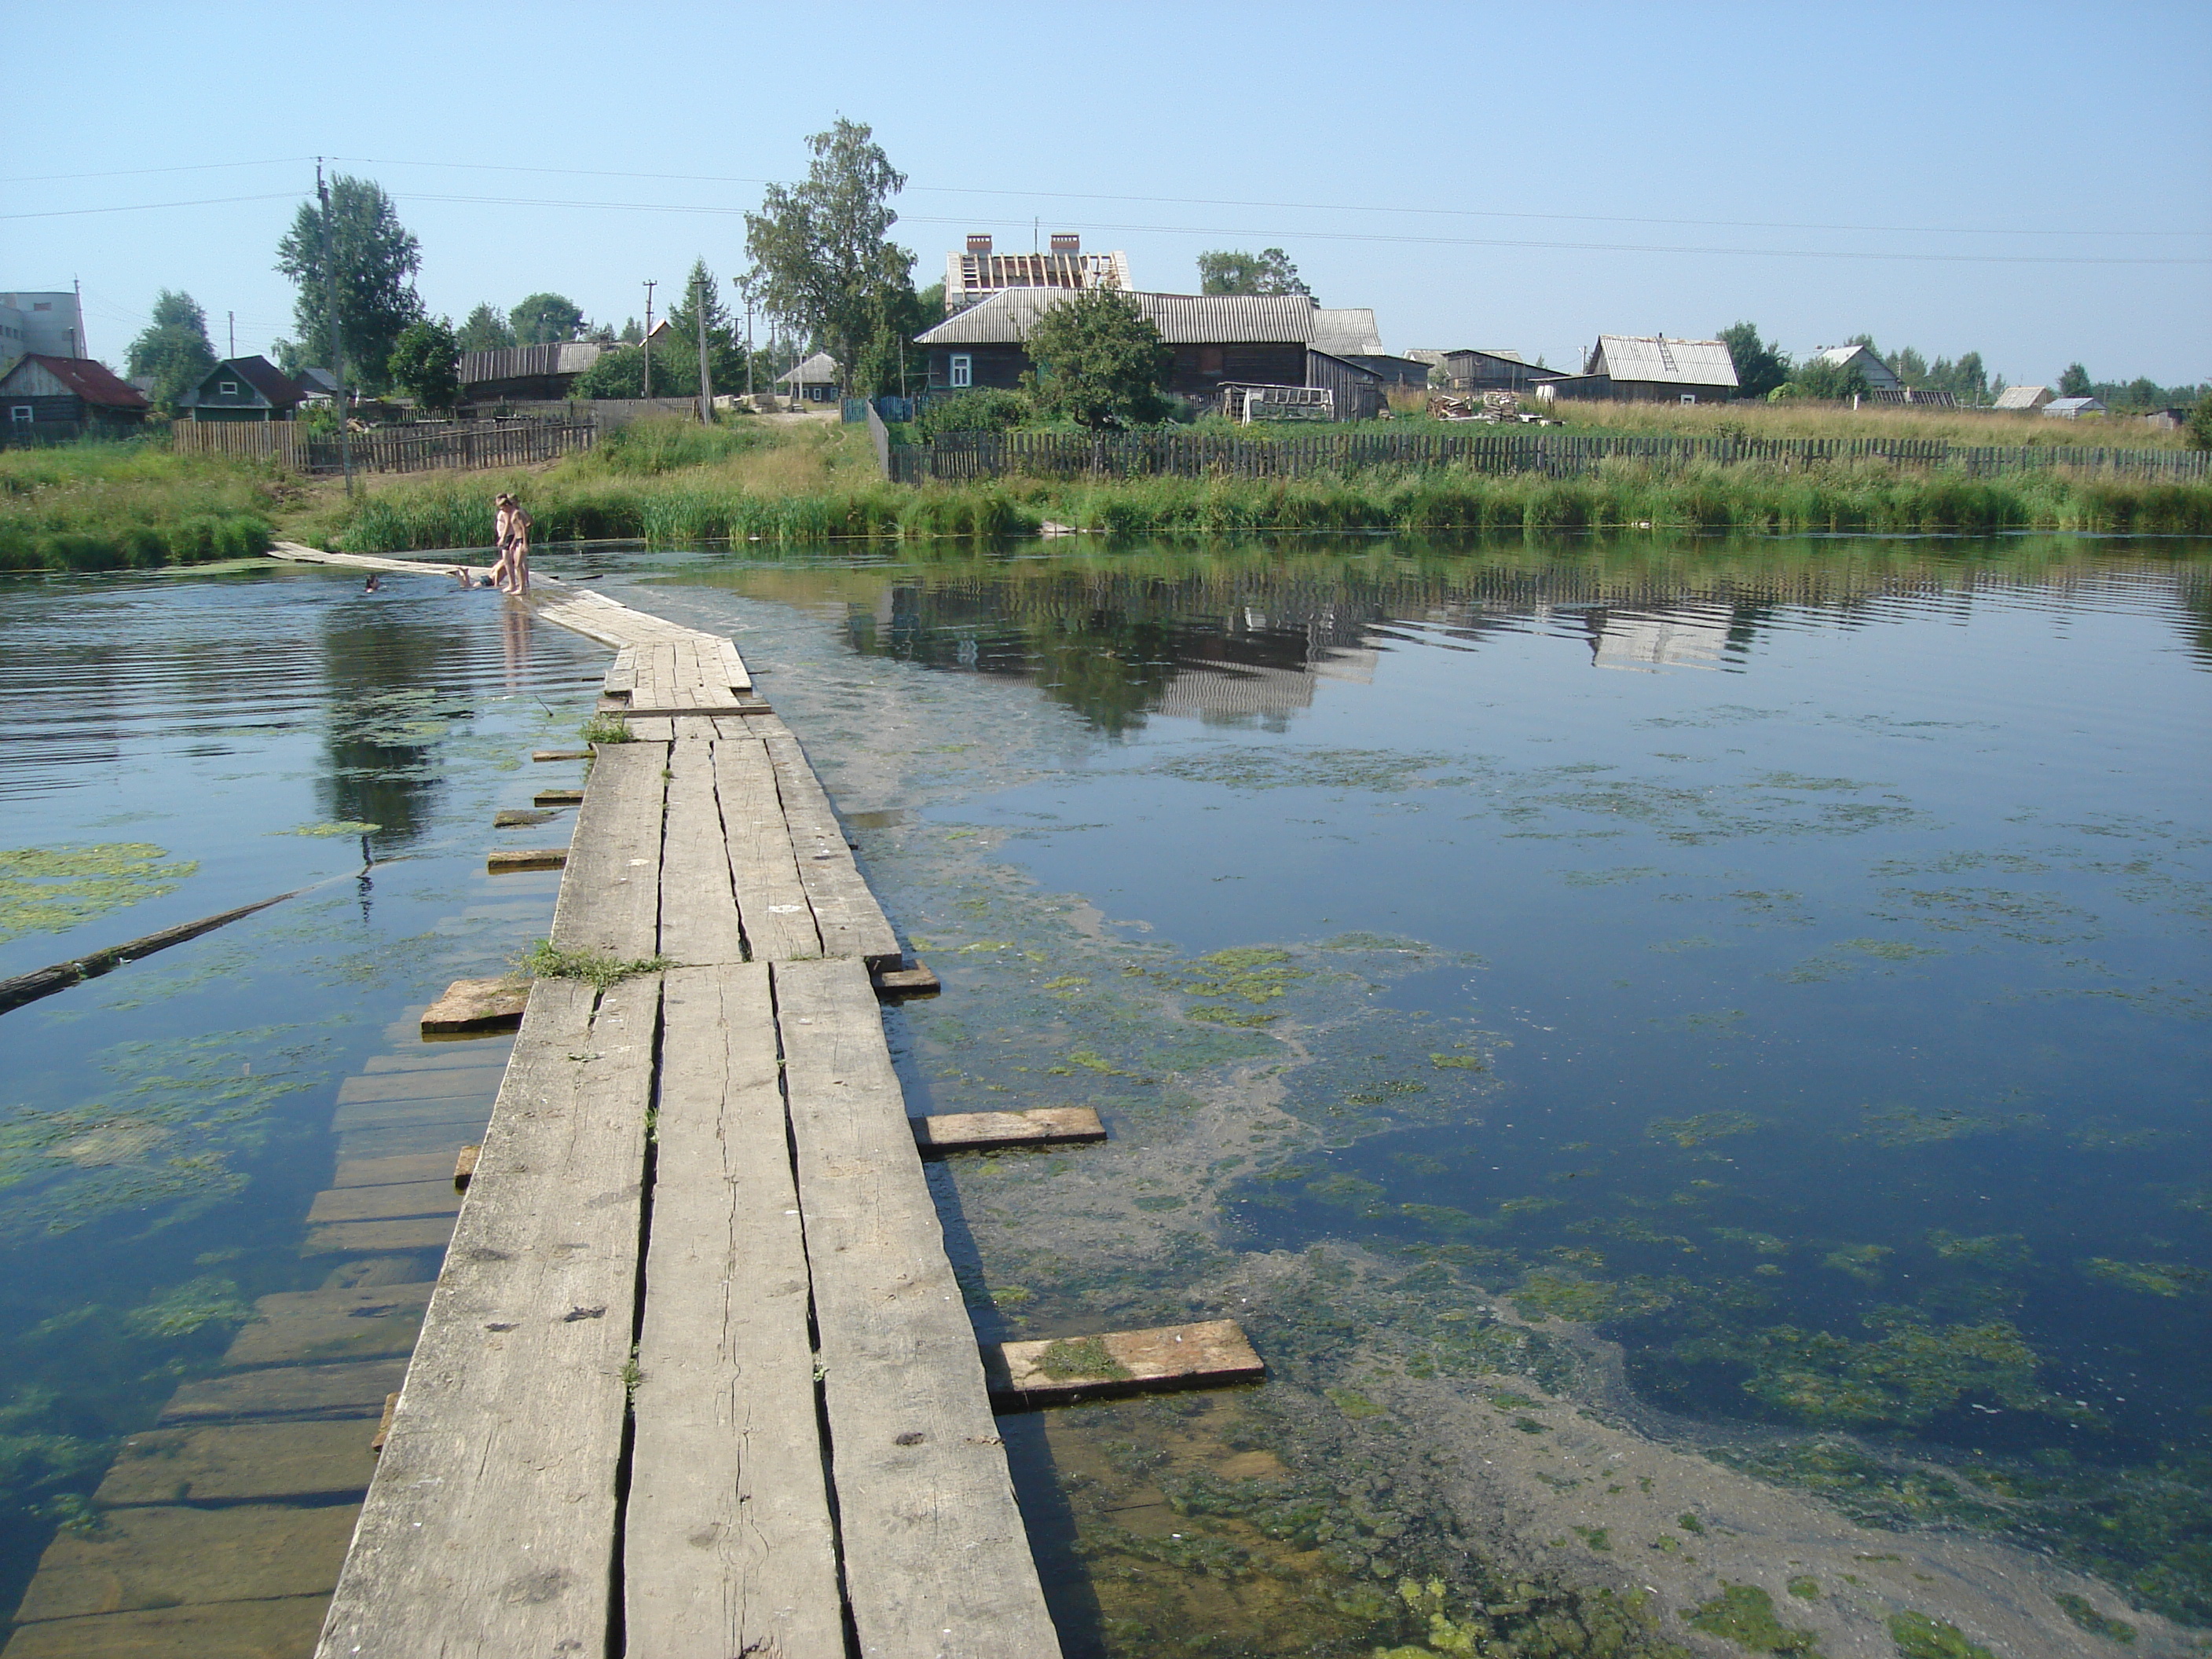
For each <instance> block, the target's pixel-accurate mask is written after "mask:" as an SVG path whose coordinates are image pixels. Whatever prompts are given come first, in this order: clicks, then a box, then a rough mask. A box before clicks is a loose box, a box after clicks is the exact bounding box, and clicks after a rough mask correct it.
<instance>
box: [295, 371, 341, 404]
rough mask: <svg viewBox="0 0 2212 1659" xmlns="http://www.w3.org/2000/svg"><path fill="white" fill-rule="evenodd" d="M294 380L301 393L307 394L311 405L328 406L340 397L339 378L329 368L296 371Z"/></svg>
mask: <svg viewBox="0 0 2212 1659" xmlns="http://www.w3.org/2000/svg"><path fill="white" fill-rule="evenodd" d="M292 380H293V381H294V383H295V385H297V386H299V388H300V390H301V391H302V392H306V393H307V401H308V402H309V403H310V404H330V403H331V402H333V401H335V400H336V398H337V395H338V377H337V375H335V374H331V371H330V370H328V369H327V368H301V369H295V370H294V371H293V374H292Z"/></svg>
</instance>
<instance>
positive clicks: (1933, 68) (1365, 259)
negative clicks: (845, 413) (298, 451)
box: [0, 0, 2212, 383]
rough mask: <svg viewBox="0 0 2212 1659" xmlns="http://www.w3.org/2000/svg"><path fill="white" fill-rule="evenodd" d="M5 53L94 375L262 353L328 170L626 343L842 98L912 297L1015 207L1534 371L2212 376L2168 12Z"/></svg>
mask: <svg viewBox="0 0 2212 1659" xmlns="http://www.w3.org/2000/svg"><path fill="white" fill-rule="evenodd" d="M9 35H10V42H9V44H10V53H9V55H10V58H11V60H12V63H13V64H14V65H15V74H14V75H13V76H11V77H10V96H9V100H8V101H7V113H6V114H5V116H4V117H0V123H4V132H5V136H6V138H7V140H8V142H7V145H6V154H7V160H6V161H5V162H4V163H0V179H4V182H0V229H4V238H0V289H9V288H24V289H31V288H46V287H66V286H67V285H68V283H70V279H71V278H72V277H78V278H81V279H82V282H83V284H84V289H85V295H86V301H87V305H86V310H87V318H86V320H87V325H88V332H89V334H90V337H91V344H92V347H93V350H94V355H96V356H104V357H106V358H108V359H109V360H110V361H113V362H119V361H120V358H121V356H122V353H123V349H124V347H125V344H126V343H127V341H128V339H129V337H130V336H131V334H132V333H134V332H135V331H137V328H138V327H140V326H141V325H143V319H144V314H145V313H146V311H147V309H148V307H149V304H150V302H151V301H152V298H153V295H154V293H155V290H156V289H160V288H162V287H171V288H182V289H187V290H189V291H190V292H191V294H192V295H194V296H195V297H196V298H197V299H198V300H199V301H200V302H201V303H202V304H203V305H204V306H205V307H207V309H208V312H209V313H210V320H211V322H212V323H213V325H214V331H215V334H216V347H217V349H218V350H220V349H222V346H223V343H224V340H223V332H222V327H223V318H224V313H226V312H229V311H233V310H234V311H235V312H236V313H237V315H238V344H239V349H240V350H241V351H253V350H263V349H267V347H268V345H269V343H270V340H271V339H272V338H274V337H276V336H278V335H280V334H287V333H289V332H291V331H292V330H291V314H292V295H291V291H290V289H289V285H288V284H287V283H285V282H284V280H283V278H282V277H280V276H277V275H276V273H275V272H274V270H271V268H270V266H271V263H272V259H273V250H274V247H275V245H276V240H277V238H278V237H279V236H280V235H281V234H283V230H284V228H285V227H286V225H287V224H288V223H289V221H290V218H291V216H292V214H293V211H294V210H295V204H296V202H297V201H298V200H299V199H301V197H302V195H303V193H304V192H305V191H308V190H310V189H311V188H312V185H313V161H312V157H313V155H314V154H315V153H316V152H318V151H320V152H322V153H324V154H326V155H333V156H342V157H346V158H349V159H348V160H346V161H343V162H341V163H340V164H339V165H341V166H342V167H343V168H344V169H345V170H346V171H349V172H356V173H364V174H367V175H368V176H371V177H374V178H375V179H378V180H379V181H380V182H381V183H382V184H383V185H385V186H386V188H387V189H388V190H389V191H391V192H392V195H393V196H394V197H396V198H397V200H398V205H399V211H400V215H401V216H402V218H403V219H404V222H406V223H407V225H408V226H409V227H410V228H411V229H413V230H414V231H415V232H416V234H418V235H419V236H420V237H421V239H422V273H421V276H420V277H419V286H420V289H421V291H422V298H423V300H424V301H425V302H426V303H427V304H428V306H429V307H430V308H431V309H432V310H433V311H434V312H442V313H451V314H453V316H454V317H455V318H456V319H458V318H459V317H460V316H461V315H462V314H463V313H465V312H466V311H467V310H468V309H469V307H471V306H472V305H473V304H475V303H476V302H477V301H479V300H484V299H489V300H492V301H496V302H498V303H499V304H500V305H501V306H502V307H504V306H509V305H512V304H513V302H514V301H517V300H519V299H520V298H521V297H522V296H523V295H526V294H527V293H530V292H532V291H533V290H537V289H556V290H558V291H560V292H562V293H566V294H568V295H570V296H572V297H573V298H574V299H575V300H576V301H577V302H578V303H580V305H581V306H582V307H584V309H585V310H586V313H589V314H590V315H591V316H592V317H594V318H598V319H608V320H611V321H613V322H616V323H617V324H618V323H620V322H621V321H622V320H623V319H624V318H626V317H629V316H633V315H636V314H638V313H640V312H641V309H642V289H641V287H640V284H641V281H642V280H643V279H644V278H647V277H657V278H659V280H660V281H661V282H662V283H671V282H678V281H680V280H681V279H682V277H683V275H684V271H685V270H687V269H688V268H689V266H690V261H691V259H692V258H693V257H694V256H695V255H696V254H700V253H703V254H705V255H706V257H707V258H708V262H709V263H710V264H712V265H713V267H714V269H715V270H717V271H718V272H721V273H727V272H729V271H732V270H736V269H738V267H739V266H740V265H741V264H742V263H743V247H744V222H743V220H742V218H741V217H739V214H740V212H741V211H742V210H744V209H745V208H747V207H750V206H753V205H756V204H757V201H758V197H759V185H758V184H757V182H754V181H757V180H761V179H789V178H793V177H795V176H798V175H799V173H802V172H803V171H804V168H805V144H804V139H805V135H806V134H808V133H810V132H813V131H818V130H820V129H821V128H823V126H826V125H828V124H829V121H830V120H831V119H832V118H835V117H836V116H837V115H839V114H843V115H846V116H849V117H851V118H854V119H856V120H861V121H866V122H868V123H870V124H871V125H873V127H874V129H875V131H876V134H877V137H878V139H879V141H880V142H881V143H883V144H884V147H885V149H887V150H888V151H889V152H890V156H891V159H892V161H894V162H895V163H896V165H897V166H898V167H900V168H901V169H902V170H903V171H904V172H906V173H908V174H909V175H910V179H911V182H910V184H909V186H908V191H907V192H906V194H905V195H904V196H903V197H902V198H901V199H900V203H899V206H900V209H901V212H902V222H901V228H900V229H899V231H898V232H896V234H897V235H898V236H899V238H900V240H902V242H903V243H904V244H905V245H906V246H909V247H911V248H912V249H913V250H914V252H915V254H916V255H917V259H916V264H915V276H916V280H917V283H918V285H927V283H930V282H931V281H933V280H934V279H935V277H936V276H939V275H940V274H941V272H942V270H943V264H944V256H945V250H946V249H947V248H948V247H951V246H957V245H958V241H959V239H960V237H961V236H962V235H963V234H964V233H965V232H967V231H969V230H988V231H992V232H994V233H995V234H997V235H998V236H999V238H1000V242H1001V246H1006V245H1014V246H1027V245H1028V243H1029V240H1030V235H1031V234H1032V226H1033V224H1039V223H1041V228H1042V233H1044V234H1050V233H1051V232H1052V231H1053V230H1054V229H1062V230H1077V231H1079V232H1081V233H1082V234H1083V236H1084V239H1085V246H1087V247H1093V248H1097V247H1121V248H1125V249H1127V252H1128V254H1129V258H1130V261H1131V264H1132V266H1133V275H1134V277H1135V280H1136V283H1137V285H1138V286H1139V287H1140V288H1152V289H1167V290H1170V291H1174V290H1184V291H1188V290H1189V289H1193V288H1194V287H1195V286H1196V279H1195V276H1194V270H1193V262H1194V256H1195V255H1196V254H1197V253H1198V252H1200V250H1202V249H1205V248H1209V247H1218V246H1230V247H1250V248H1255V249H1256V248H1258V247H1260V246H1264V245H1279V246H1282V247H1284V248H1286V249H1287V250H1288V251H1289V252H1290V254H1291V258H1292V259H1293V260H1295V261H1296V263H1297V265H1298V267H1299V269H1300V270H1301V271H1302V272H1303V273H1304V276H1306V278H1307V280H1308V281H1309V282H1310V283H1312V285H1313V287H1314V289H1315V290H1316V293H1317V294H1318V295H1320V296H1321V298H1322V301H1323V302H1324V303H1328V304H1337V305H1370V306H1373V307H1375V308H1376V313H1377V316H1378V318H1379V319H1380V321H1381V324H1382V330H1383V338H1384V341H1385V343H1387V344H1388V345H1389V347H1390V348H1391V349H1403V348H1405V347H1407V346H1457V345H1485V346H1509V347H1515V348H1517V349H1521V350H1522V351H1523V352H1525V353H1527V354H1528V356H1531V357H1532V358H1533V357H1534V356H1535V355H1536V354H1538V353H1539V352H1541V353H1543V354H1545V355H1546V356H1547V357H1548V359H1549V361H1550V362H1553V364H1555V365H1556V364H1567V363H1571V362H1576V361H1577V359H1578V357H1579V355H1580V353H1581V352H1582V351H1583V350H1584V349H1586V348H1587V347H1588V345H1589V342H1590V340H1591V338H1592V337H1594V336H1595V335H1596V334H1597V333H1598V332H1599V331H1607V332H1627V333H1650V332H1655V331H1663V332H1665V333H1668V334H1677V335H1690V336H1701V335H1705V334H1709V333H1711V331H1714V330H1716V329H1717V328H1719V327H1722V326H1723V325H1726V324H1729V323H1731V322H1734V321H1736V320H1737V319H1751V320H1753V321H1754V322H1756V323H1757V324H1759V326H1760V328H1761V330H1762V331H1765V333H1766V334H1767V335H1768V336H1769V337H1778V338H1779V339H1780V340H1781V342H1782V343H1784V345H1785V346H1787V347H1788V348H1790V349H1792V350H1794V351H1796V352H1798V353H1800V354H1802V353H1803V352H1805V351H1807V350H1809V349H1812V348H1814V347H1815V346H1819V345H1824V344H1828V343H1833V342H1836V341H1838V340H1841V339H1843V338H1844V337H1848V336H1850V335H1852V334H1856V333H1859V332H1870V333H1872V334H1873V335H1874V336H1875V337H1876V339H1877V340H1878V341H1879V342H1881V344H1882V345H1883V346H1884V347H1885V348H1887V347H1890V346H1893V345H1895V344H1899V343H1911V344H1914V345H1917V346H1918V347H1920V348H1921V349H1923V350H1924V351H1926V352H1928V353H1929V355H1930V356H1933V355H1935V354H1936V353H1939V352H1940V353H1944V354H1947V355H1956V354H1957V353H1959V352H1960V351H1964V350H1967V349H1978V350H1980V351H1981V352H1982V353H1983V355H1984V357H1985V358H1986V359H1987V361H1988V362H1989V364H1990V368H1991V369H1992V370H1994V371H1997V372H2001V373H2002V374H2005V375H2006V376H2007V377H2008V378H2009V379H2011V380H2015V381H2022V380H2033V381H2041V380H2051V379H2053V378H2055V377H2056V376H2057V373H2058V371H2059V370H2060V369H2061V368H2063V367H2064V366H2065V365H2066V364H2067V363H2068V362H2071V361H2074V360H2075V359H2077V358H2078V359H2079V360H2081V362H2084V363H2086V364H2087V366H2088V368H2089V369H2090V371H2091V372H2092V374H2094V375H2095V376H2096V377H2097V378H2099V379H2106V378H2112V379H2128V378H2132V377H2134V376H2136V375H2138V374H2147V375H2149V376H2151V377H2152V378H2153V379H2154V380H2160V381H2161V382H2168V383H2171V382H2177V381H2183V380H2198V379H2203V378H2207V377H2212V6H2208V5H2207V4H2205V3H2204V0H2190V3H2180V4H2130V3H2125V0H2117V3H2116V0H2105V3H2099V4H2094V5H2081V4H2078V3H2072V4H2065V5H2050V4H2042V3H2017V0H2015V3H2006V4H1991V5H1983V4H1964V3H1958V4H1954V3H1944V0H1919V3H1913V4H1890V3H1851V4H1833V5H1809V4H1799V5H1776V4H1772V3H1761V4H1745V5H1671V6H1670V5H1659V4H1627V5H1615V4H1598V3H1574V0H1565V3H1553V4H1547V5H1540V6H1530V5H1526V4H1516V5H1511V6H1507V5H1499V4H1492V3H1462V4H1368V5H1364V6H1352V5H1344V4H1331V5H1303V4H1294V3H1293V4H1274V5H1257V4H1253V5H1248V4H1233V3H1232V4H1219V3H1217V4H1182V5H1173V6H1170V5H1154V4H1144V3H1139V4H1127V3H1124V4H1114V5H1080V6H1078V5H1068V4H1056V3H1049V0H1042V3H1039V0H1032V3H1029V4H1025V5H1019V6H1009V5H1002V4H998V3H994V0H971V3H968V4H964V5H959V6H949V7H948V6H929V5H921V4H916V3H911V0H909V3H906V4H902V5H889V4H879V3H872V0H841V3H836V4H822V3H811V4H810V3H792V4H784V5H778V6H759V5H745V4H724V5H702V4H697V3H691V0H676V3H671V4H667V5H663V6H659V7H654V8H651V9H646V8H635V9H633V8H627V7H620V8H618V7H610V6H582V5H571V4H562V3H550V4H547V3H540V4H530V5H500V6H491V5H483V4H477V3H473V0H448V3H444V4H440V5H425V4H420V3H415V0H395V3H388V4H377V5H374V6H347V7H325V6H314V7H307V8H301V7H298V6H292V5H283V6H279V5H274V4H253V5H246V4H224V3H214V4H205V5H201V6H197V7H191V8H179V7H176V6H174V5H173V4H168V3H162V4H115V3H105V0H78V3H76V4H75V5H73V6H67V7H62V6H49V7H44V8H39V9H32V8H29V7H26V8H24V9H22V10H21V11H18V12H15V14H14V15H13V17H12V19H11V21H10V24H9ZM49 69H51V70H53V71H55V72H53V73H47V72H46V70H49ZM303 158H306V159H303ZM433 163H435V164H437V165H430V164H433ZM495 168H507V169H532V168H542V169H549V170H548V171H543V172H532V171H497V170H493V169H495ZM143 169H176V170H174V171H141V170H143ZM592 173H599V174H603V175H613V176H601V177H592V176H588V175H590V174H592ZM54 174H109V175H112V176H105V177H77V178H71V179H43V180H40V181H33V175H54ZM646 174H664V175H666V174H687V175H705V176H706V177H705V178H703V179H702V178H699V177H692V178H669V177H663V178H647V177H643V176H640V175H646ZM217 197H259V198H261V199H251V200H231V201H222V202H212V201H209V199H208V198H217ZM459 198H470V199H459ZM184 203H205V204H204V205H193V206H176V205H162V206H158V207H154V208H150V209H147V210H136V211H125V212H105V211H102V212H89V213H87V212H70V213H67V214H66V215H65V216H51V215H53V214H54V213H55V212H56V210H82V209H106V208H111V207H118V206H136V205H137V204H184ZM541 204H553V205H541ZM1565 245H1577V246H1565ZM1869 254H1881V255H1886V256H1911V257H1887V258H1866V257H1861V256H1864V255H1869ZM1959 255H1972V256H1975V257H1974V258H1946V257H1938V256H1959ZM2091 261H2125V262H2130V263H2088V262H2091ZM2144 261H2164V262H2166V263H2142V262H2144ZM661 292H662V293H664V294H665V292H666V289H665V288H664V289H662V290H661Z"/></svg>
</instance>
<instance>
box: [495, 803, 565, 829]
mask: <svg viewBox="0 0 2212 1659" xmlns="http://www.w3.org/2000/svg"><path fill="white" fill-rule="evenodd" d="M560 816H561V815H560V814H559V813H558V812H531V811H524V810H523V809H522V808H521V807H519V806H506V807H501V809H500V810H499V811H496V812H495V813H493V814H492V815H491V827H492V828H493V829H536V828H537V827H538V825H539V824H541V823H552V822H553V820H554V819H555V818H556V817H560Z"/></svg>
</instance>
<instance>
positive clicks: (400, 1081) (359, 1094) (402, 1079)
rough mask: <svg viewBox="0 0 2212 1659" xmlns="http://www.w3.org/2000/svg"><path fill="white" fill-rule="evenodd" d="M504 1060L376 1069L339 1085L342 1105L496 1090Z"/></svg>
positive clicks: (447, 1097)
mask: <svg viewBox="0 0 2212 1659" xmlns="http://www.w3.org/2000/svg"><path fill="white" fill-rule="evenodd" d="M506 1069H507V1068H506V1066H505V1063H504V1062H501V1064H499V1065H496V1066H438V1067H436V1068H435V1069H432V1070H426V1071H420V1072H372V1073H364V1074H363V1075H362V1076H359V1077H349V1078H348V1079H346V1080H345V1081H344V1082H343V1083H341V1084H340V1085H338V1104H339V1105H341V1106H352V1105H356V1104H364V1105H385V1104H389V1103H392V1102H395V1101H411V1100H437V1099H441V1098H445V1099H449V1098H451V1097H454V1096H457V1095H484V1096H489V1095H493V1094H496V1093H497V1092H498V1091H499V1079H500V1076H501V1073H503V1072H504V1071H505V1070H506Z"/></svg>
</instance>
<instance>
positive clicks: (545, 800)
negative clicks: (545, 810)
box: [530, 789, 584, 806]
mask: <svg viewBox="0 0 2212 1659" xmlns="http://www.w3.org/2000/svg"><path fill="white" fill-rule="evenodd" d="M530 804H531V805H532V806H581V805H583V804H584V792H583V791H582V790H580V789H540V790H539V791H538V793H536V794H534V795H532V797H531V798H530Z"/></svg>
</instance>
